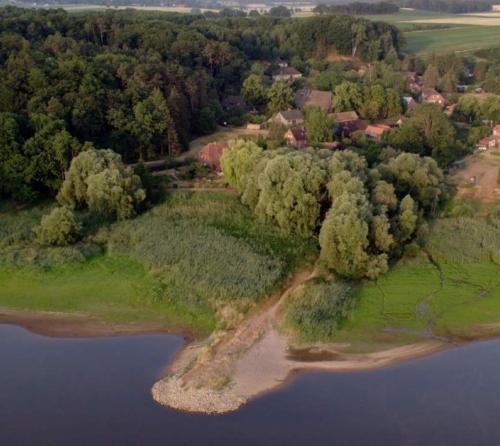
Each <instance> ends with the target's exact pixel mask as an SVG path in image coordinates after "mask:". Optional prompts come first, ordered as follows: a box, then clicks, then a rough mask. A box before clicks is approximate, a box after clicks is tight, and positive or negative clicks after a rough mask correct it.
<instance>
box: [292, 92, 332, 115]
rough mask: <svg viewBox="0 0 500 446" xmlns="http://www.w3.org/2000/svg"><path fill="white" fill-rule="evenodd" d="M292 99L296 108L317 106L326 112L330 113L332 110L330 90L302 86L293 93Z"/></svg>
mask: <svg viewBox="0 0 500 446" xmlns="http://www.w3.org/2000/svg"><path fill="white" fill-rule="evenodd" d="M294 101H295V106H296V107H297V108H300V109H303V108H304V107H319V108H321V109H322V110H324V111H325V112H326V113H330V112H331V111H332V101H333V93H332V92H331V91H320V90H311V89H309V88H302V89H301V90H299V91H297V93H296V94H295V100H294Z"/></svg>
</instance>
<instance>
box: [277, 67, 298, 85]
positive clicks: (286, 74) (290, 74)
mask: <svg viewBox="0 0 500 446" xmlns="http://www.w3.org/2000/svg"><path fill="white" fill-rule="evenodd" d="M301 77H302V73H301V72H300V71H299V70H296V69H295V68H293V67H285V68H280V70H279V71H278V72H277V73H275V74H274V75H273V81H290V82H293V81H295V80H297V79H300V78H301Z"/></svg>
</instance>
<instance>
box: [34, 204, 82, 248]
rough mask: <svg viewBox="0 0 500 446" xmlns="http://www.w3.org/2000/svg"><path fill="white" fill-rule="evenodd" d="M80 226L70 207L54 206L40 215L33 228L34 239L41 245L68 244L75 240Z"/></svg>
mask: <svg viewBox="0 0 500 446" xmlns="http://www.w3.org/2000/svg"><path fill="white" fill-rule="evenodd" d="M81 228H82V227H81V224H80V223H79V222H78V221H77V219H76V217H75V214H74V213H73V211H72V210H71V209H68V208H67V207H56V208H54V209H52V211H51V212H50V213H49V214H47V215H44V216H43V217H42V222H41V223H40V226H38V227H37V228H36V229H35V235H36V241H37V243H38V244H40V245H42V246H65V245H69V244H71V243H74V242H75V241H76V240H77V238H78V236H79V234H80V231H81Z"/></svg>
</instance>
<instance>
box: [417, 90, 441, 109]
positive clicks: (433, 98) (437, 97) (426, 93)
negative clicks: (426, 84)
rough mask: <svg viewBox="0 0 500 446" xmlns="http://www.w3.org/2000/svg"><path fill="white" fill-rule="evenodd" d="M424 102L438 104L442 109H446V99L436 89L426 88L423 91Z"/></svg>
mask: <svg viewBox="0 0 500 446" xmlns="http://www.w3.org/2000/svg"><path fill="white" fill-rule="evenodd" d="M422 102H425V103H426V104H436V105H439V106H440V107H444V105H445V103H446V99H445V98H444V96H443V95H442V94H441V93H438V92H437V91H436V90H435V89H434V88H424V89H423V90H422Z"/></svg>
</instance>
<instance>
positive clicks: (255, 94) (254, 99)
mask: <svg viewBox="0 0 500 446" xmlns="http://www.w3.org/2000/svg"><path fill="white" fill-rule="evenodd" d="M241 93H242V95H243V97H244V98H245V100H246V101H247V102H248V103H249V104H251V105H253V106H254V107H255V108H257V109H261V108H262V107H264V106H265V105H266V102H267V93H266V89H265V88H264V85H263V84H262V77H261V76H259V75H257V74H251V75H250V76H248V77H247V78H246V79H245V81H244V82H243V87H242V89H241Z"/></svg>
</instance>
